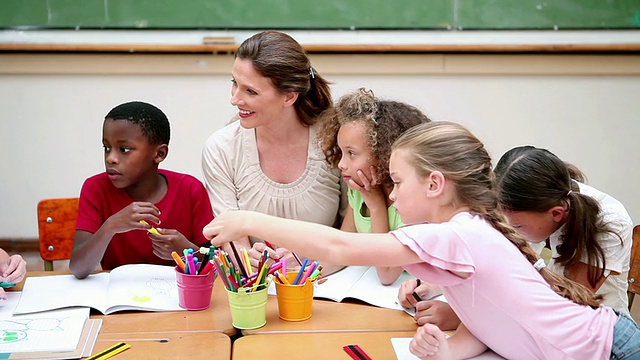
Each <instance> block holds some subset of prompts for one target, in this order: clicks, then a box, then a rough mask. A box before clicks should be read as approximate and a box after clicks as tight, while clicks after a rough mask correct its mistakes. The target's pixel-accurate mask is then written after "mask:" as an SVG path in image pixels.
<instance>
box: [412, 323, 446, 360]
mask: <svg viewBox="0 0 640 360" xmlns="http://www.w3.org/2000/svg"><path fill="white" fill-rule="evenodd" d="M409 351H411V353H412V354H413V355H415V356H417V357H419V358H420V359H430V360H440V359H451V355H452V354H451V351H450V350H449V343H448V341H447V338H446V335H445V334H444V333H443V332H442V331H440V329H438V327H437V326H435V325H432V324H426V325H424V326H421V327H419V328H418V330H417V331H416V334H415V335H414V336H413V340H411V343H410V344H409Z"/></svg>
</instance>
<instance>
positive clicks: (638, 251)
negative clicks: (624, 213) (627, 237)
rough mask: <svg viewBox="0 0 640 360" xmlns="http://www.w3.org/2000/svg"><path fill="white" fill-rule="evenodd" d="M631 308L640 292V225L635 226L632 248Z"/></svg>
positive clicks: (630, 271)
mask: <svg viewBox="0 0 640 360" xmlns="http://www.w3.org/2000/svg"><path fill="white" fill-rule="evenodd" d="M627 291H628V294H629V309H631V304H632V303H633V297H634V296H635V294H640V225H636V226H634V227H633V247H632V248H631V263H630V268H629V289H628V290H627Z"/></svg>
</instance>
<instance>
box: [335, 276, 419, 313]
mask: <svg viewBox="0 0 640 360" xmlns="http://www.w3.org/2000/svg"><path fill="white" fill-rule="evenodd" d="M413 278H414V277H413V276H412V275H410V274H408V273H407V272H403V273H402V275H400V277H399V278H398V279H397V280H396V281H395V282H394V283H393V284H391V285H382V283H380V279H379V278H378V273H377V271H376V268H375V267H374V266H372V267H369V268H368V269H367V271H366V272H365V273H364V274H363V275H362V277H360V279H358V281H357V282H356V283H355V284H354V285H353V286H352V287H351V289H349V291H348V292H347V294H346V296H345V297H350V298H355V299H359V300H362V301H364V302H366V303H369V304H371V305H374V306H379V307H383V308H387V309H395V310H404V308H403V307H402V306H400V304H398V290H399V289H400V285H401V284H402V283H403V282H404V281H406V280H410V279H413Z"/></svg>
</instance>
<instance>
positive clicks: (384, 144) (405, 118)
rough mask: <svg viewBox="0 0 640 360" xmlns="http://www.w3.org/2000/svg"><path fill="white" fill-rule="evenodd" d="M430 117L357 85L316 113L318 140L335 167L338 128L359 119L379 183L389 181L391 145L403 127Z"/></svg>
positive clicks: (339, 156)
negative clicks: (334, 102) (350, 91)
mask: <svg viewBox="0 0 640 360" xmlns="http://www.w3.org/2000/svg"><path fill="white" fill-rule="evenodd" d="M429 121H431V120H430V119H429V118H428V117H427V116H426V115H425V114H424V113H422V112H421V111H420V110H418V109H417V108H416V107H414V106H412V105H408V104H405V103H402V102H397V101H390V100H380V99H378V98H376V97H375V95H374V94H373V91H371V90H366V89H365V88H360V89H358V91H355V92H352V93H349V94H346V95H344V96H342V97H341V98H340V99H339V100H338V103H337V104H336V105H335V106H334V107H333V108H329V109H327V110H326V111H325V112H323V113H322V114H321V115H320V118H319V119H318V123H319V124H320V130H319V132H318V141H319V143H320V148H321V149H322V152H323V153H324V155H325V158H326V159H327V162H329V164H330V165H331V166H332V167H334V168H335V167H338V162H340V158H341V157H342V152H341V151H340V148H339V147H338V130H340V127H341V126H342V125H343V124H346V123H347V122H360V123H361V124H363V125H364V126H365V129H366V130H365V131H366V141H367V143H368V145H369V147H370V149H371V154H372V155H373V157H374V159H375V162H376V163H377V169H376V171H377V174H378V179H379V180H380V183H381V184H382V185H391V184H392V183H393V182H392V180H391V177H390V176H389V157H390V156H391V145H393V142H394V141H395V140H396V139H397V138H398V137H400V135H402V134H403V133H404V132H405V131H406V130H408V129H409V128H411V127H413V126H416V125H418V124H421V123H425V122H429Z"/></svg>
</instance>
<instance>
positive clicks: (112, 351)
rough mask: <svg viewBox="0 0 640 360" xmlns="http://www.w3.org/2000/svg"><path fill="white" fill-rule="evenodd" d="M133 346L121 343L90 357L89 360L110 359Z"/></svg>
mask: <svg viewBox="0 0 640 360" xmlns="http://www.w3.org/2000/svg"><path fill="white" fill-rule="evenodd" d="M130 347H131V345H129V344H126V343H123V342H119V343H117V344H115V345H113V346H111V347H109V348H107V349H106V350H103V351H101V352H99V353H97V354H95V355H93V356H91V357H88V358H87V360H104V359H108V358H110V357H112V356H114V355H116V354H119V353H121V352H123V351H125V350H127V349H128V348H130Z"/></svg>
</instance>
